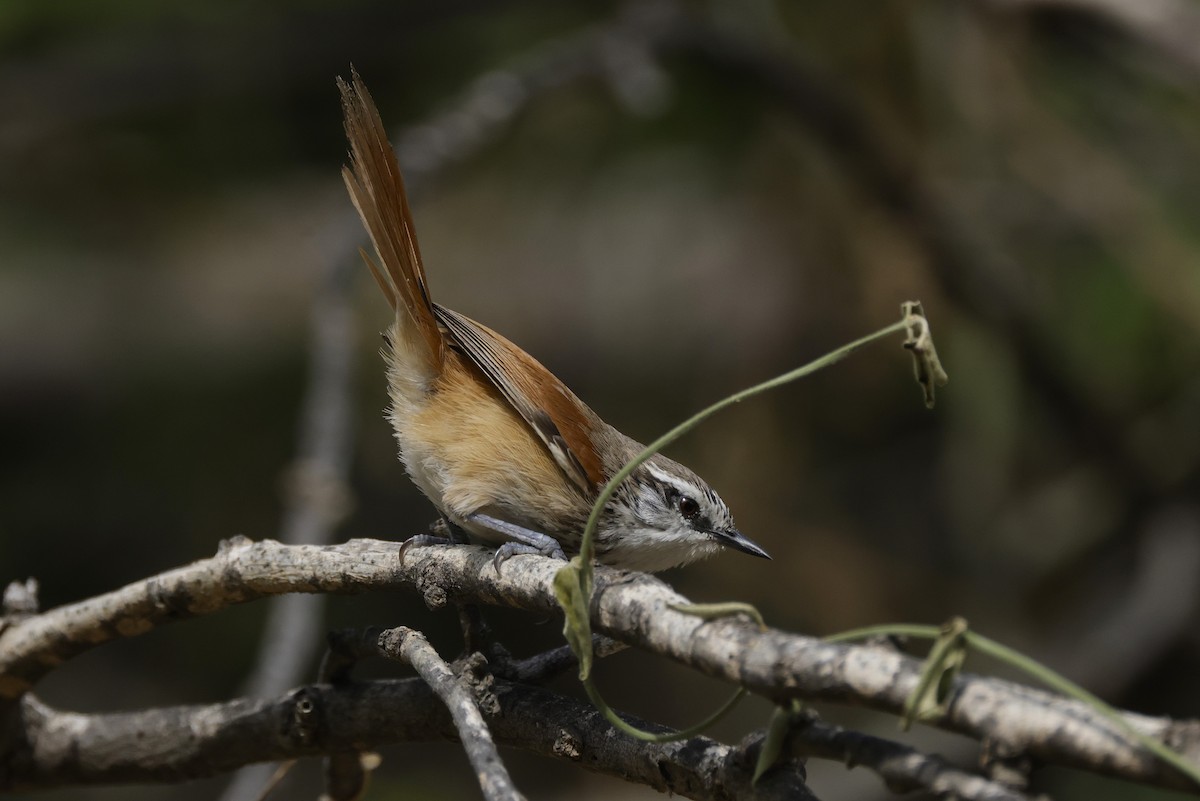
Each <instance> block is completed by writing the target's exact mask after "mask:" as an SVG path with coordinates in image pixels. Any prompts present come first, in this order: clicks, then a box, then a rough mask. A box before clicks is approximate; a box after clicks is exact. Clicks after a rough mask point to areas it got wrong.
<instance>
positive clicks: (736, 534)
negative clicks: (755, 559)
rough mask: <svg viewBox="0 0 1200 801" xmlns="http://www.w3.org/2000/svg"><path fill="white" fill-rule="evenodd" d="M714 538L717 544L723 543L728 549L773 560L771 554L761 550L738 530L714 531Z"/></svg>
mask: <svg viewBox="0 0 1200 801" xmlns="http://www.w3.org/2000/svg"><path fill="white" fill-rule="evenodd" d="M713 536H714V537H715V538H716V540H717V542H719V543H721V544H722V545H724V546H726V547H727V548H733V549H734V550H738V551H741V552H742V553H748V554H750V555H751V556H761V557H762V558H763V559H770V558H771V555H770V554H769V553H767V552H766V551H764V550H763V549H762V548H760V547H759V546H758V545H757V544H756V543H754V542H753V541H751V540H750V539H749V538H748V537H745V536H743V534H742V532H740V531H738V530H737V529H736V528H727V529H725V530H724V531H714V532H713Z"/></svg>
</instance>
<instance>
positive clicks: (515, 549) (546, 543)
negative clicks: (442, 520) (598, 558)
mask: <svg viewBox="0 0 1200 801" xmlns="http://www.w3.org/2000/svg"><path fill="white" fill-rule="evenodd" d="M467 519H468V520H470V521H471V522H472V523H479V524H480V525H484V526H487V527H488V528H490V529H491V530H492V531H495V532H497V533H499V534H503V535H504V536H506V537H508V539H509V540H510V541H509V542H506V543H504V544H503V545H501V546H500V547H499V548H497V549H496V556H495V557H494V558H493V559H492V565H494V566H495V568H496V572H497V573H499V572H500V565H502V564H503V563H504V561H505V560H506V559H508V558H509V557H510V556H516V555H518V554H525V553H528V554H538V555H539V556H549V557H550V558H551V559H561V560H563V561H564V562H565V561H566V560H567V555H566V554H565V553H563V549H562V546H561V545H559V544H558V540H556V539H554V538H553V537H551V536H550V535H549V534H543V533H542V532H540V531H534V530H532V529H528V528H525V527H523V526H518V525H517V524H516V523H509V522H508V521H507V520H500V519H498V518H495V517H492V516H490V515H484V514H473V515H471V516H470V517H469V518H467Z"/></svg>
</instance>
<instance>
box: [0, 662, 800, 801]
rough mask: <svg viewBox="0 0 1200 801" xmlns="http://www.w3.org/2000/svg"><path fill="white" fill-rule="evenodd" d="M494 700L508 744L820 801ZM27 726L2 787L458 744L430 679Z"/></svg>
mask: <svg viewBox="0 0 1200 801" xmlns="http://www.w3.org/2000/svg"><path fill="white" fill-rule="evenodd" d="M492 692H493V693H494V695H495V698H496V702H497V705H496V707H495V709H494V710H490V711H488V710H485V715H486V720H487V724H488V726H489V727H490V728H491V730H492V732H493V734H494V735H495V737H496V739H497V741H498V742H500V743H502V744H504V745H508V746H513V747H518V748H522V749H525V750H528V751H531V752H534V753H537V754H541V755H544V756H549V757H553V758H555V759H560V760H564V761H567V762H570V763H573V764H577V765H579V766H581V767H584V768H587V769H588V770H591V771H595V772H598V773H605V774H608V775H611V776H616V777H618V778H621V779H624V780H626V781H631V782H637V783H640V784H646V785H649V786H651V787H654V788H655V789H657V790H660V791H662V792H670V793H675V794H678V795H682V796H684V797H687V798H696V799H712V800H713V801H724V800H725V799H735V798H739V799H741V798H750V799H754V798H761V799H773V798H780V799H782V798H792V799H800V800H801V801H803V799H806V798H807V799H811V798H813V796H812V795H811V793H809V792H808V790H807V789H806V788H805V786H804V772H803V769H802V768H800V767H799V766H797V765H795V764H792V765H790V766H788V765H785V766H784V767H783V769H781V770H778V771H776V772H774V773H773V774H772V775H771V776H770V777H769V780H768V781H765V782H762V783H760V785H759V787H757V788H751V785H750V778H751V775H752V773H753V765H754V763H753V758H752V755H749V754H746V753H743V752H742V751H740V750H738V749H736V748H732V747H730V746H727V745H722V744H721V743H718V742H715V741H713V740H710V739H708V738H706V737H693V738H691V739H689V740H686V741H683V742H677V743H664V744H646V743H639V742H636V741H633V740H630V739H629V738H627V737H623V736H621V735H620V733H619V732H617V731H616V730H615V729H613V728H612V726H611V725H610V724H609V723H607V722H606V721H605V720H604V718H603V716H601V715H600V713H598V712H597V711H596V710H595V709H594V708H592V707H590V706H588V705H586V704H583V703H581V702H579V701H575V700H572V699H568V698H565V697H563V696H559V695H557V694H554V693H551V692H549V691H546V690H541V689H537V688H534V687H529V686H527V685H518V684H511V683H509V682H504V681H498V682H496V684H495V685H494V687H493V690H492ZM19 717H20V720H21V723H22V730H23V731H24V732H25V733H26V737H25V738H24V739H23V740H21V741H20V742H19V743H17V744H16V746H15V747H14V748H13V749H10V750H9V751H8V752H6V756H5V759H4V760H3V761H2V762H0V789H5V790H15V789H35V788H46V787H52V786H59V785H64V784H98V783H105V784H111V783H128V782H148V781H182V780H184V779H192V778H198V777H203V776H211V775H215V774H219V773H222V772H224V771H228V770H230V769H232V768H234V767H237V766H240V765H242V764H245V763H246V762H250V761H278V760H285V759H293V758H297V757H303V756H315V755H319V754H322V753H327V752H347V751H353V750H354V749H355V748H357V747H359V746H360V745H361V744H362V743H364V742H366V743H372V744H374V745H382V744H385V743H398V742H418V741H428V740H435V739H450V740H453V739H456V738H457V736H458V732H457V730H456V728H455V726H454V724H453V722H452V721H451V719H450V716H449V714H448V713H447V711H446V708H445V706H444V705H443V704H442V703H441V701H440V700H439V699H438V698H437V697H436V696H435V695H434V693H433V692H432V691H431V690H430V689H429V687H428V686H427V685H426V684H425V683H424V682H423V681H421V680H419V679H404V680H387V681H372V682H362V683H359V682H353V683H349V684H345V685H326V684H320V685H311V686H308V687H302V688H300V689H298V690H295V691H293V692H291V693H288V694H287V695H284V696H281V697H278V698H275V699H271V700H262V699H242V700H238V701H232V702H226V703H222V704H212V705H208V706H181V707H167V708H161V709H151V710H145V711H140V712H133V713H120V714H100V715H81V714H76V713H71V712H60V711H57V710H53V709H51V708H49V707H47V706H45V705H43V704H41V703H40V702H38V701H37V700H36V699H34V698H33V696H31V695H26V696H25V697H24V699H23V700H22V702H21V705H20V716H19ZM631 720H634V719H631ZM636 725H639V726H646V727H650V728H652V729H657V730H663V729H662V727H659V726H655V724H652V723H647V722H645V721H637V722H636Z"/></svg>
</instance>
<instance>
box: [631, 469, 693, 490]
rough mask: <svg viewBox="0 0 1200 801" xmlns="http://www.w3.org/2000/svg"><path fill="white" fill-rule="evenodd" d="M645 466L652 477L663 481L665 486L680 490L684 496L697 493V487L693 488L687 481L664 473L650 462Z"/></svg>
mask: <svg viewBox="0 0 1200 801" xmlns="http://www.w3.org/2000/svg"><path fill="white" fill-rule="evenodd" d="M644 466H645V468H646V471H647V472H648V473H650V475H652V476H654V477H655V478H656V479H657V480H659V481H661V482H662V483H664V484H670V485H671V486H672V487H674V488H675V489H677V490H679V491H680V492H681V493H683V494H684V495H691V494H692V493H694V492H695V491H696V487H693V486H692V485H691V484H689V483H687V482H686V481H680V480H679V479H678V478H676V477H675V476H673V475H671V474H670V473H664V472H663V471H661V470H659V469H658V468H657V467H655V466H654V465H652V464H650V463H649V462H647V463H646V464H645V465H644Z"/></svg>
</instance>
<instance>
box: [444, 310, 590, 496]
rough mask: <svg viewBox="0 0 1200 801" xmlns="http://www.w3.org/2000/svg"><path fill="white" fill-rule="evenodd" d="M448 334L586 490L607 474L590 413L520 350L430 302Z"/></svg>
mask: <svg viewBox="0 0 1200 801" xmlns="http://www.w3.org/2000/svg"><path fill="white" fill-rule="evenodd" d="M433 309H434V313H435V314H436V315H437V319H438V321H439V322H440V323H441V324H442V325H443V326H445V328H446V330H447V332H448V333H449V334H450V340H451V341H452V342H453V343H454V344H455V345H457V346H458V348H459V349H460V350H461V351H462V352H463V353H464V354H465V355H466V356H467V358H469V359H470V360H471V362H472V363H473V364H475V366H477V367H478V368H479V369H480V370H481V371H482V372H483V374H484V375H486V376H487V377H488V379H489V380H491V382H492V384H494V385H495V387H496V389H498V390H500V394H502V395H503V396H504V397H505V399H506V400H507V401H508V402H509V404H510V405H511V406H512V408H513V409H514V410H515V411H516V412H517V414H519V415H520V416H521V417H522V419H524V420H525V422H526V423H528V424H529V427H530V428H532V429H533V431H534V433H536V434H537V436H538V438H539V439H540V440H541V441H542V443H543V444H544V445H545V446H546V448H547V450H549V451H550V455H551V456H552V457H553V458H554V461H555V462H556V463H557V464H558V466H559V467H560V468H561V469H562V471H563V473H564V474H565V475H566V476H567V478H569V479H570V480H571V481H572V482H573V483H574V484H575V485H576V486H577V487H579V488H580V489H581V490H582V491H583V492H584V494H585V495H586V496H589V497H590V496H593V495H595V493H596V491H597V489H598V487H599V486H600V485H602V484H603V483H604V481H605V480H607V477H606V476H605V475H604V471H603V468H602V465H601V459H600V455H599V454H598V453H597V450H596V448H595V446H594V445H593V444H592V438H593V436H594V434H595V432H596V430H597V429H598V428H599V427H600V426H601V425H603V424H602V423H601V422H600V420H599V418H598V417H597V416H596V413H595V412H593V411H592V410H591V409H589V408H588V407H587V405H586V404H584V402H583V401H581V400H579V398H577V397H576V396H575V394H574V393H572V392H571V390H570V389H568V388H567V386H566V385H565V384H563V382H562V381H559V380H558V378H557V377H556V376H555V375H554V374H553V373H551V372H550V371H549V370H547V369H546V368H545V367H543V366H542V364H541V363H540V362H538V361H537V360H536V359H534V358H533V357H532V356H530V355H529V354H528V353H526V352H525V351H523V350H521V349H520V348H518V347H517V346H516V345H514V344H513V343H511V342H509V341H508V340H507V339H505V338H504V337H502V336H500V335H499V334H497V333H496V332H495V331H492V330H491V329H490V328H488V327H487V326H485V325H482V324H480V323H477V322H475V321H474V320H472V319H471V318H469V317H466V316H465V315H462V314H459V313H458V312H456V311H452V310H451V309H447V308H446V307H444V306H439V305H438V304H436V303H435V304H434V305H433Z"/></svg>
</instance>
